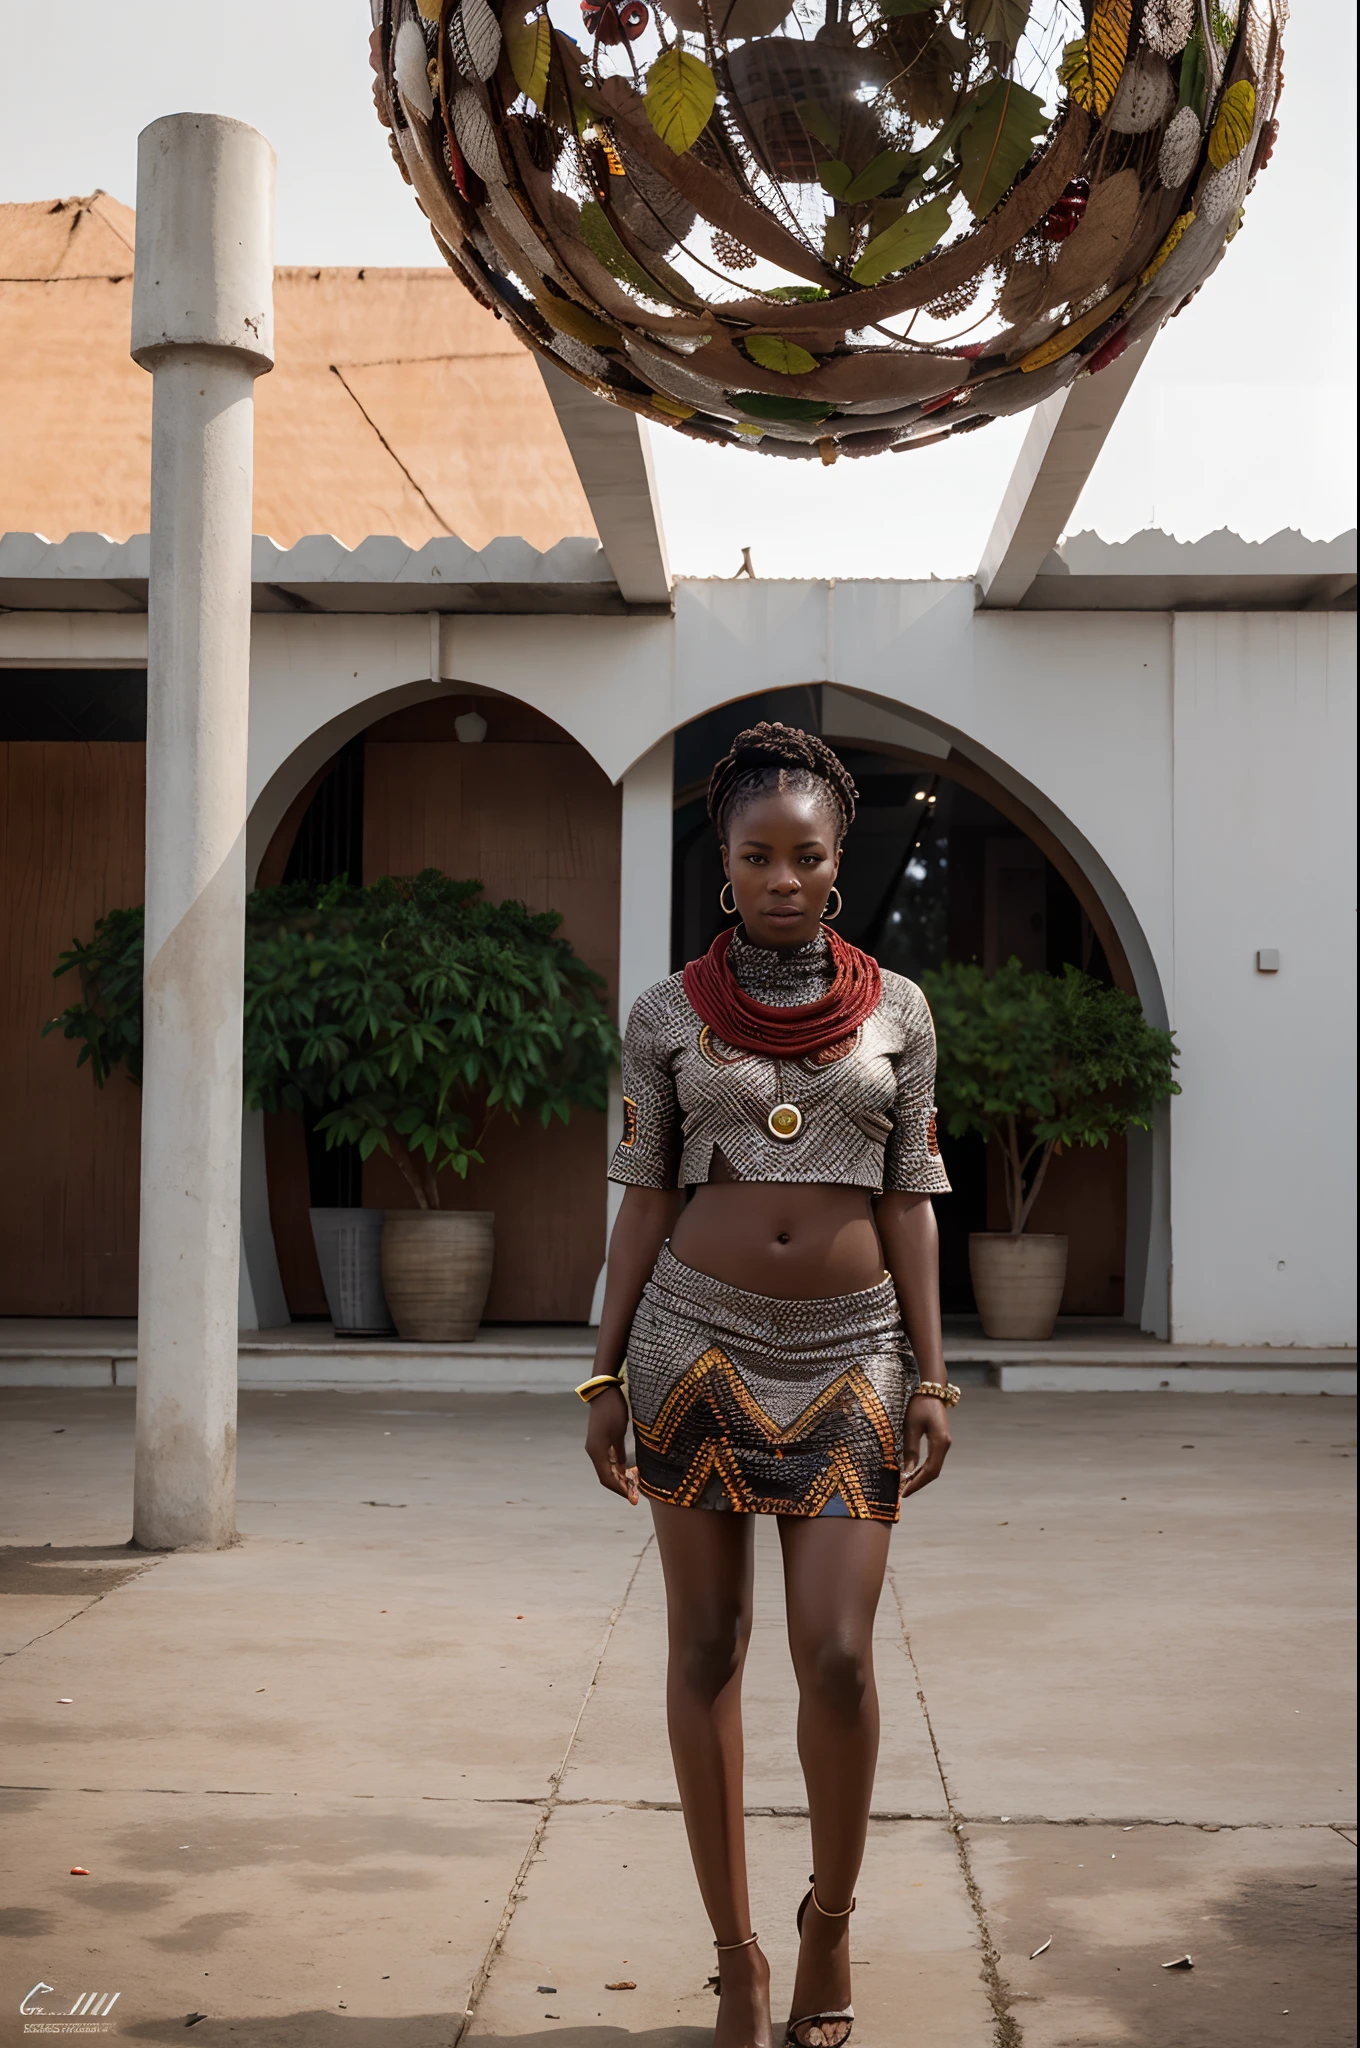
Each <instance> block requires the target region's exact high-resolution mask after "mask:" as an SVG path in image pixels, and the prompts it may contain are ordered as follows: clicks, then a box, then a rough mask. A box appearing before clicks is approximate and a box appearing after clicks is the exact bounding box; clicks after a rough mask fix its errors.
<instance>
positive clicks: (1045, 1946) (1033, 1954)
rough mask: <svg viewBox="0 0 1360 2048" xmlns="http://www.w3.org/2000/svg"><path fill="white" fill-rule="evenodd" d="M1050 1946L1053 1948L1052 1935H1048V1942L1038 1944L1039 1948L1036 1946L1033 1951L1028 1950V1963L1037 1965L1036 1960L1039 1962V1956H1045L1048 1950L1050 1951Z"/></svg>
mask: <svg viewBox="0 0 1360 2048" xmlns="http://www.w3.org/2000/svg"><path fill="white" fill-rule="evenodd" d="M1052 1946H1053V1936H1052V1935H1051V1934H1050V1935H1049V1937H1048V1940H1047V1941H1041V1942H1040V1944H1039V1946H1038V1948H1035V1949H1031V1950H1030V1956H1029V1959H1030V1961H1031V1962H1032V1963H1037V1962H1038V1960H1039V1958H1040V1956H1042V1955H1046V1954H1047V1952H1048V1950H1049V1949H1051V1948H1052Z"/></svg>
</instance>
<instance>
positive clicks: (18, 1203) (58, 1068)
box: [0, 740, 146, 1316]
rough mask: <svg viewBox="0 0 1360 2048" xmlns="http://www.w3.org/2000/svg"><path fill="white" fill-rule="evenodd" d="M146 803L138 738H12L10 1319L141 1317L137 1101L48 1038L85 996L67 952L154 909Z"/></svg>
mask: <svg viewBox="0 0 1360 2048" xmlns="http://www.w3.org/2000/svg"><path fill="white" fill-rule="evenodd" d="M145 792H146V777H145V749H144V747H142V745H141V744H140V743H138V742H133V741H116V740H101V741H95V742H83V741H76V740H62V741H59V742H48V741H29V740H8V741H0V960H3V962H4V971H3V974H0V1072H3V1074H4V1077H5V1107H4V1118H3V1157H4V1171H3V1173H0V1247H3V1252H2V1254H0V1314H2V1315H44V1316H99V1315H104V1316H131V1315H135V1314H136V1313H137V1205H138V1171H139V1163H140V1129H141V1097H140V1094H139V1092H138V1090H137V1089H136V1088H135V1087H134V1086H133V1084H132V1083H131V1082H130V1081H129V1080H128V1079H127V1078H126V1076H124V1075H115V1076H114V1078H113V1079H112V1080H111V1081H110V1082H109V1084H108V1085H107V1086H106V1087H105V1088H103V1089H102V1090H101V1089H98V1088H96V1087H95V1085H94V1081H93V1079H92V1078H91V1075H90V1071H89V1067H88V1065H87V1066H85V1067H77V1065H76V1055H77V1047H76V1046H75V1045H74V1044H73V1043H72V1042H71V1041H70V1040H68V1039H65V1038H62V1037H60V1036H58V1035H55V1034H54V1035H53V1036H52V1037H50V1038H43V1037H42V1036H41V1035H40V1034H41V1028H42V1025H43V1023H44V1021H45V1020H46V1019H47V1018H49V1017H51V1016H54V1015H55V1014H56V1013H57V1012H58V1011H59V1010H63V1009H65V1008H66V1007H67V1005H68V1004H69V1003H71V1002H73V1001H74V1000H75V999H76V996H77V994H78V989H77V986H76V983H75V980H74V978H73V977H67V978H65V979H63V980H62V981H55V982H54V981H53V980H52V969H53V967H54V966H55V965H56V961H57V955H58V954H59V953H61V952H63V951H64V950H65V948H66V947H67V946H69V945H70V943H71V941H72V939H73V938H76V937H79V938H82V939H87V938H88V937H89V936H90V933H91V931H92V929H93V926H94V922H95V919H96V918H97V917H99V916H101V915H102V913H103V912H104V911H106V910H116V909H121V908H123V907H124V906H125V905H127V904H130V903H140V901H141V899H142V885H143V836H144V816H145V803H146V794H145Z"/></svg>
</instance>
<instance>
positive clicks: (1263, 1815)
mask: <svg viewBox="0 0 1360 2048" xmlns="http://www.w3.org/2000/svg"><path fill="white" fill-rule="evenodd" d="M956 1439H957V1449H956V1451H955V1453H954V1455H953V1456H952V1457H951V1459H950V1463H949V1467H948V1471H947V1474H946V1477H945V1480H944V1482H943V1483H941V1484H940V1485H938V1486H934V1487H931V1488H930V1489H929V1490H928V1491H927V1492H926V1493H923V1494H921V1495H918V1496H917V1497H916V1499H914V1500H913V1501H912V1502H910V1503H909V1505H908V1508H907V1511H906V1515H905V1517H904V1523H903V1529H902V1532H901V1536H900V1537H899V1540H898V1543H897V1544H896V1545H895V1547H894V1562H893V1570H894V1573H895V1575H896V1578H897V1582H898V1585H899V1587H900V1589H901V1591H902V1596H903V1607H904V1611H905V1613H906V1616H907V1621H908V1625H909V1628H910V1631H911V1640H912V1643H913V1646H914V1648H915V1651H916V1655H917V1661H918V1664H919V1666H920V1668H921V1671H922V1675H923V1678H924V1681H925V1690H926V1696H927V1699H928V1700H929V1703H930V1708H931V1713H932V1716H933V1719H934V1723H935V1731H936V1735H937V1737H938V1739H939V1744H940V1753H941V1756H942V1758H943V1760H944V1764H945V1769H946V1774H947V1776H948V1779H949V1783H950V1786H951V1789H952V1791H953V1794H954V1797H955V1800H956V1801H957V1803H958V1805H959V1806H960V1808H961V1809H962V1810H963V1811H964V1812H966V1813H969V1814H971V1815H973V1816H976V1817H981V1818H986V1817H993V1818H994V1817H996V1816H999V1815H1000V1814H1003V1813H1006V1814H1010V1815H1011V1816H1012V1817H1013V1818H1015V1819H1019V1818H1022V1817H1027V1816H1037V1815H1042V1816H1043V1817H1044V1818H1046V1819H1050V1820H1054V1819H1073V1820H1076V1819H1087V1818H1093V1819H1109V1820H1114V1819H1120V1820H1140V1819H1168V1820H1173V1819H1179V1820H1196V1821H1206V1822H1229V1821H1238V1822H1274V1823H1279V1824H1285V1825H1287V1824H1291V1823H1297V1822H1300V1821H1319V1822H1324V1823H1325V1822H1328V1821H1333V1820H1347V1819H1354V1817H1355V1800H1356V1790H1355V1743H1354V1735H1353V1706H1354V1673H1355V1606H1354V1597H1355V1581H1354V1565H1353V1559H1354V1528H1355V1521H1354V1516H1355V1494H1354V1486H1355V1406H1354V1403H1353V1402H1351V1401H1332V1400H1323V1399H1319V1400H1316V1401H1310V1402H1307V1403H1305V1402H1291V1401H1287V1400H1283V1399H1280V1400H1272V1399H1266V1398H1262V1399H1255V1400H1252V1399H1247V1398H1242V1399H1233V1398H1223V1399H1191V1398H1189V1397H1186V1398H1177V1399H1176V1400H1174V1401H1172V1400H1170V1399H1167V1400H1158V1399H1157V1398H1156V1397H1155V1396H1144V1395H1137V1396H1134V1395H1130V1396H1127V1397H1125V1396H1119V1395H1110V1396H1107V1397H1106V1398H1105V1400H1104V1401H1103V1402H1097V1401H1095V1400H1090V1401H1086V1400H1082V1399H1079V1398H1076V1397H1069V1396H1062V1395H1045V1394H1027V1395H1025V1396H1024V1398H1023V1399H1020V1398H1014V1399H1011V1398H1008V1397H1006V1396H1004V1395H996V1394H990V1393H987V1392H983V1393H981V1394H978V1395H970V1398H969V1400H968V1402H967V1405H966V1406H965V1407H962V1408H960V1410H959V1419H958V1420H957V1423H956Z"/></svg>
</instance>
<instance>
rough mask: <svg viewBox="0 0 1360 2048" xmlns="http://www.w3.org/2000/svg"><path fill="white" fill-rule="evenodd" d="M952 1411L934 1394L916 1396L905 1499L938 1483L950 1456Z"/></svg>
mask: <svg viewBox="0 0 1360 2048" xmlns="http://www.w3.org/2000/svg"><path fill="white" fill-rule="evenodd" d="M950 1441H951V1439H950V1435H949V1410H948V1408H946V1406H945V1404H944V1402H943V1401H941V1400H938V1399H937V1398H936V1396H935V1395H934V1394H914V1395H913V1396H912V1398H911V1399H910V1400H909V1401H908V1403H907V1428H906V1454H907V1455H906V1476H905V1478H904V1479H903V1481H902V1499H903V1500H905V1499H906V1498H907V1495H908V1494H909V1493H919V1492H920V1490H921V1488H922V1487H923V1486H929V1485H930V1482H931V1480H932V1479H938V1478H939V1476H940V1474H941V1472H942V1471H943V1470H944V1461H945V1459H946V1458H947V1457H948V1456H949V1445H950Z"/></svg>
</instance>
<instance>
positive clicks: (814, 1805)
mask: <svg viewBox="0 0 1360 2048" xmlns="http://www.w3.org/2000/svg"><path fill="white" fill-rule="evenodd" d="M837 823H838V820H837V818H836V816H835V810H834V805H833V804H832V803H831V801H830V800H829V798H828V797H827V796H825V795H823V793H822V792H821V791H820V790H818V791H814V792H812V793H803V794H793V793H791V792H778V793H771V794H768V795H761V796H754V797H751V798H748V800H747V801H746V802H745V803H744V804H743V805H742V806H741V808H740V810H739V811H737V812H736V813H735V814H734V815H733V816H731V817H730V818H729V820H728V827H729V843H728V844H726V845H724V847H723V867H724V869H725V870H726V873H727V878H728V880H729V882H730V883H731V885H732V893H733V895H734V897H735V899H736V904H737V910H738V913H739V914H740V917H741V922H742V925H743V927H744V931H745V936H746V937H747V939H749V940H750V941H751V942H752V943H753V944H755V945H759V946H772V947H776V948H791V947H794V946H800V945H803V944H804V943H806V941H807V940H809V939H812V938H815V937H816V936H817V933H818V930H819V928H820V926H821V922H822V914H823V912H824V910H825V908H826V904H827V900H828V898H829V896H830V894H831V890H832V888H833V887H834V885H835V881H836V874H837V870H838V869H839V867H840V846H839V841H838V837H837V831H836V826H837ZM668 1238H669V1240H670V1244H671V1249H672V1251H673V1252H674V1253H675V1256H676V1257H677V1258H678V1259H680V1260H682V1261H683V1262H684V1264H686V1265H688V1266H693V1267H694V1268H696V1269H697V1270H698V1271H699V1272H702V1273H708V1274H711V1275H712V1276H713V1277H714V1278H715V1279H718V1280H724V1281H728V1282H730V1283H731V1284H732V1285H734V1286H737V1287H743V1288H746V1289H748V1290H749V1291H750V1292H752V1293H755V1294H771V1295H777V1296H779V1297H780V1298H781V1299H783V1300H804V1301H806V1300H816V1299H820V1298H823V1297H826V1296H829V1295H836V1294H850V1293H855V1292H857V1291H859V1290H860V1289H862V1288H866V1287H876V1286H877V1285H878V1284H879V1282H880V1280H881V1279H882V1277H883V1274H884V1272H885V1271H886V1272H887V1273H888V1274H889V1275H890V1277H891V1279H892V1281H893V1285H894V1287H895V1289H896V1291H897V1298H898V1301H899V1303H900V1305H901V1309H902V1319H903V1322H904V1324H905V1326H906V1330H907V1334H908V1337H909V1338H910V1340H911V1346H912V1350H913V1351H914V1353H915V1355H916V1360H917V1364H918V1365H919V1367H920V1373H921V1378H922V1379H923V1380H930V1381H935V1382H940V1383H942V1382H943V1381H944V1378H945V1370H944V1349H943V1340H942V1336H941V1329H940V1295H939V1247H938V1239H937V1236H936V1229H935V1212H934V1210H933V1208H932V1207H931V1203H930V1198H929V1196H928V1195H911V1194H885V1195H880V1196H878V1197H877V1198H876V1199H875V1198H873V1197H871V1196H870V1195H868V1194H867V1193H866V1191H865V1190H864V1189H862V1188H852V1187H829V1186H828V1187H818V1186H810V1185H801V1186H800V1185H794V1186H785V1185H778V1184H774V1183H754V1182H737V1181H736V1180H735V1179H734V1178H733V1176H732V1174H731V1172H730V1170H729V1169H728V1168H727V1165H726V1162H725V1161H722V1160H721V1159H720V1158H717V1157H715V1160H714V1178H713V1179H712V1180H711V1181H710V1182H709V1183H708V1184H707V1185H705V1186H703V1187H698V1188H695V1189H694V1190H693V1192H692V1194H691V1197H690V1200H689V1201H688V1202H686V1201H685V1199H684V1196H683V1195H682V1194H679V1193H672V1192H668V1191H662V1190H657V1189H653V1188H628V1189H626V1190H625V1193H624V1198H623V1206H622V1208H621V1210H620V1212H619V1217H618V1221H617V1222H616V1223H615V1225H614V1231H613V1235H612V1237H611V1239H610V1244H609V1270H608V1275H607V1279H606V1283H605V1299H604V1309H603V1312H602V1314H601V1318H600V1334H599V1341H598V1344H597V1346H596V1353H595V1371H596V1372H597V1373H617V1372H618V1371H619V1369H620V1367H621V1366H622V1364H623V1361H624V1357H625V1355H626V1352H627V1347H628V1336H629V1332H630V1330H631V1329H632V1324H633V1316H634V1314H635V1312H636V1310H637V1305H638V1302H639V1300H640V1299H641V1296H642V1290H643V1288H644V1287H645V1286H646V1284H647V1281H648V1280H649V1279H650V1277H651V1272H652V1268H653V1266H654V1265H655V1263H656V1259H657V1255H658V1253H659V1252H660V1250H661V1247H662V1245H663V1244H664V1243H665V1242H666V1240H667V1239H668ZM627 1422H628V1404H627V1402H626V1401H625V1400H624V1398H623V1395H622V1394H621V1393H616V1392H614V1391H613V1390H612V1389H611V1390H608V1391H606V1392H605V1393H603V1394H601V1395H599V1396H598V1397H597V1398H596V1399H595V1400H594V1401H592V1402H591V1404H590V1411H589V1422H588V1425H587V1431H586V1450H587V1453H588V1455H589V1457H590V1459H591V1462H592V1464H593V1465H594V1467H595V1470H596V1473H597V1475H598V1477H599V1480H600V1484H601V1485H602V1486H604V1487H605V1488H607V1489H608V1490H609V1491H610V1492H612V1493H618V1494H621V1495H622V1496H623V1497H624V1499H626V1500H628V1501H630V1502H631V1503H632V1504H633V1505H636V1504H637V1501H638V1489H637V1481H636V1477H635V1475H634V1474H633V1472H632V1471H631V1470H630V1468H629V1466H628V1462H627V1452H626V1447H625V1431H626V1427H627ZM949 1441H950V1439H949V1411H948V1409H947V1408H946V1407H945V1405H944V1403H943V1402H941V1401H939V1400H937V1399H935V1398H933V1397H932V1396H928V1395H917V1396H915V1397H914V1398H913V1399H912V1400H911V1401H910V1403H909V1404H908V1407H907V1419H906V1445H905V1450H906V1455H905V1470H906V1476H905V1477H904V1479H903V1482H902V1497H903V1499H906V1498H907V1497H908V1496H909V1495H911V1494H913V1493H918V1492H919V1491H920V1489H921V1488H922V1487H923V1486H929V1485H930V1484H931V1483H932V1481H934V1480H935V1479H938V1477H939V1475H940V1471H941V1469H942V1467H943V1465H944V1461H945V1458H946V1456H947V1455H948V1451H949ZM651 1507H652V1515H653V1519H654V1521H655V1524H656V1535H657V1544H658V1547H659V1550H660V1555H661V1564H662V1570H663V1572H664V1575H665V1580H666V1601H667V1612H668V1621H669V1632H670V1658H669V1665H668V1670H667V1681H666V1708H667V1722H668V1726H669V1731H670V1739H671V1751H672V1755H673V1757H674V1760H675V1772H676V1778H677V1781H678V1783H679V1787H680V1798H681V1803H682V1805H683V1808H684V1814H685V1827H686V1831H687V1833H688V1836H689V1843H690V1850H691V1853H692V1855H693V1857H694V1867H695V1871H696V1873H697V1875H698V1879H699V1888H700V1891H701V1893H702V1895H703V1900H704V1905H705V1907H706V1909H707V1911H708V1915H709V1919H710V1920H711V1922H712V1925H713V1933H714V1938H715V1940H716V1941H718V1942H719V1943H722V1944H727V1943H735V1942H740V1941H742V1940H743V1939H744V1938H745V1936H747V1935H748V1934H750V1933H751V1931H752V1929H751V1918H750V1914H751V1907H750V1899H749V1896H748V1891H747V1879H746V1848H745V1831H744V1825H743V1809H742V1731H741V1680H742V1669H743V1666H744V1663H745V1658H746V1647H747V1643H748V1641H749V1639H750V1631H751V1589H752V1566H753V1557H754V1522H753V1518H752V1517H751V1516H749V1515H724V1514H711V1513H705V1512H700V1511H696V1510H694V1509H690V1508H676V1507H671V1506H667V1505H665V1504H663V1503H661V1502H656V1501H654V1502H652V1503H651ZM890 1534H891V1531H890V1529H889V1527H888V1526H887V1525H885V1524H883V1523H880V1522H867V1521H855V1520H852V1519H850V1518H848V1517H846V1518H842V1517H839V1516H837V1517H829V1518H828V1517H816V1518H813V1519H810V1520H809V1519H804V1518H800V1517H797V1516H783V1515H781V1516H780V1517H779V1536H780V1543H781V1547H782V1550H783V1562H784V1590H785V1602H786V1608H787V1615H788V1632H789V1646H790V1649H791V1651H792V1654H793V1663H794V1670H795V1673H796V1675H797V1679H798V1693H799V1710H798V1750H799V1757H800V1760H801V1762H802V1765H803V1774H804V1778H805V1780H806V1783H807V1794H808V1811H809V1815H810V1818H811V1826H812V1855H813V1864H812V1867H813V1868H814V1869H815V1871H816V1873H817V1896H818V1899H819V1900H820V1901H821V1903H822V1905H823V1906H825V1907H826V1908H827V1909H828V1911H829V1913H830V1915H832V1916H833V1917H824V1916H823V1915H821V1914H819V1913H818V1912H817V1911H816V1910H814V1909H813V1908H811V1907H810V1908H809V1909H808V1912H807V1915H806V1917H805V1919H804V1922H803V1939H802V1944H801V1948H800V1951H799V1957H798V1971H797V1977H796V1980H795V1983H794V1989H793V1999H792V2004H791V2008H790V2011H791V2017H793V2018H801V2017H803V2016H805V2015H807V2014H809V2013H815V2012H828V2011H829V2012H834V2011H837V2010H839V2009H840V2008H841V2007H843V2006H846V2005H848V2004H849V2003H850V1998H851V1987H850V1931H849V1930H850V1921H849V1918H848V1916H846V1915H844V1913H843V1912H842V1910H841V1909H843V1908H844V1907H847V1906H848V1905H849V1904H850V1901H851V1899H852V1898H853V1896H854V1888H855V1880H856V1878H857V1876H858V1873H859V1867H860V1861H861V1858H862V1856H863V1853H864V1841H865V1836H866V1833H867V1830H868V1821H869V1803H870V1798H871V1794H872V1791H873V1779H874V1766H875V1762H876V1760H877V1754H878V1725H879V1723H878V1696H877V1693H876V1690H875V1686H874V1672H873V1641H872V1639H873V1624H874V1614H875V1611H876V1609H877V1606H878V1600H879V1594H880V1592H881V1590H882V1585H883V1575H884V1571H885V1568H886V1565H887V1559H888V1542H889V1537H890ZM720 1975H721V1978H722V1997H721V2001H720V2004H719V2010H718V2023H717V2029H716V2032H715V2035H714V2048H772V2040H773V2036H772V2031H771V2018H770V1973H769V1966H768V1964H767V1963H766V1960H765V1957H764V1955H763V1953H762V1952H761V1949H760V1945H759V1944H758V1943H756V1944H754V1945H752V1946H751V1947H746V1948H734V1949H733V1950H731V1952H730V1953H726V1954H723V1955H722V1956H721V1957H720Z"/></svg>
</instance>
